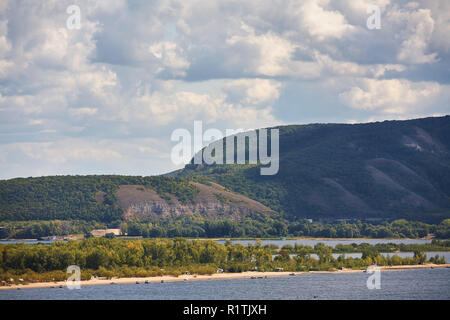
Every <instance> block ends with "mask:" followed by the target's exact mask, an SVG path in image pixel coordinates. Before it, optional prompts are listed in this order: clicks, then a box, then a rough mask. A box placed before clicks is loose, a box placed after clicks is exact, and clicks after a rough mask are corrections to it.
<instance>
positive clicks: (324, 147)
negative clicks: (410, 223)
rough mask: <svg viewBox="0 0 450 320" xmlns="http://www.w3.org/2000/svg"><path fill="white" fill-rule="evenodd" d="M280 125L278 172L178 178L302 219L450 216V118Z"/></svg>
mask: <svg viewBox="0 0 450 320" xmlns="http://www.w3.org/2000/svg"><path fill="white" fill-rule="evenodd" d="M279 129H280V142H279V143H280V169H279V172H278V174H277V175H274V176H261V175H260V169H259V167H258V166H255V165H253V166H252V165H211V166H208V165H205V164H203V165H194V164H189V165H187V166H186V167H185V169H183V170H180V171H177V172H174V173H173V174H172V175H173V176H179V177H190V178H194V179H197V180H199V181H204V180H211V181H215V182H217V183H220V184H221V185H223V186H225V187H227V188H229V189H231V190H233V191H235V192H238V193H240V194H243V195H246V196H248V197H250V198H252V199H255V200H257V201H260V202H261V203H263V204H265V205H267V206H269V207H271V208H272V209H274V210H276V211H282V212H285V213H287V214H288V215H291V216H297V217H306V218H318V217H321V218H346V217H357V218H367V217H372V218H398V217H406V218H410V219H414V220H417V219H419V220H425V221H427V220H428V221H432V220H433V221H439V220H441V219H442V218H444V217H449V216H450V116H445V117H433V118H424V119H415V120H407V121H384V122H376V123H366V124H311V125H291V126H282V127H279Z"/></svg>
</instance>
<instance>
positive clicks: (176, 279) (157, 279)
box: [0, 264, 450, 290]
mask: <svg viewBox="0 0 450 320" xmlns="http://www.w3.org/2000/svg"><path fill="white" fill-rule="evenodd" d="M429 268H450V264H425V265H399V266H381V267H379V269H380V270H381V271H398V270H410V269H429ZM359 272H365V270H354V269H344V270H334V271H309V272H254V271H247V272H241V273H216V274H211V275H183V276H179V277H175V276H159V277H146V278H136V277H135V278H112V279H91V280H83V281H80V284H81V286H82V287H84V286H91V285H115V284H131V283H137V284H145V283H146V282H148V283H160V282H180V281H205V280H226V279H252V278H253V279H255V278H256V279H261V278H274V277H286V276H297V275H302V274H307V273H312V274H314V273H359ZM65 286H66V282H65V281H57V282H35V283H28V284H17V285H11V286H2V287H0V290H17V289H32V288H64V287H65Z"/></svg>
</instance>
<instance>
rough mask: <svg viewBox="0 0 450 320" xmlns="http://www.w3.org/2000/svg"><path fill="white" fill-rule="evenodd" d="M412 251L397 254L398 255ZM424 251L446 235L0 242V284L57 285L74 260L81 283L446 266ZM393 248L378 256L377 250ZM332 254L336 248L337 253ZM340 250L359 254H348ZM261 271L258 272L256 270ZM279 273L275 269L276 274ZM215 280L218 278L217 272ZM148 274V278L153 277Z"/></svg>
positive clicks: (446, 244)
mask: <svg viewBox="0 0 450 320" xmlns="http://www.w3.org/2000/svg"><path fill="white" fill-rule="evenodd" d="M402 251H403V252H405V251H409V252H414V256H413V257H403V258H402V257H400V256H398V255H396V254H395V253H397V252H402ZM425 251H450V240H445V241H440V240H433V241H432V243H427V244H393V243H383V244H375V245H370V244H368V243H361V244H356V243H353V244H337V245H336V246H335V247H331V246H326V245H324V244H323V243H317V244H315V245H314V246H308V245H300V244H295V245H294V246H292V245H290V244H286V245H284V246H282V247H281V248H279V247H278V246H276V245H274V244H267V245H262V242H261V241H256V242H255V243H254V244H249V245H246V246H245V245H242V244H233V243H232V242H231V241H225V243H224V244H219V243H217V242H215V241H212V240H187V239H184V238H176V239H142V240H127V241H124V240H122V239H118V238H115V239H108V238H105V237H102V238H90V239H84V240H77V241H67V242H54V243H51V244H23V243H17V244H1V245H0V281H1V282H0V286H1V287H7V286H11V285H17V284H19V283H22V284H28V283H45V282H61V281H65V280H67V279H68V278H69V277H70V276H71V274H69V273H66V270H67V268H68V267H69V266H71V265H76V266H78V267H79V268H80V270H81V280H85V281H86V280H89V281H90V279H92V278H93V277H94V278H106V279H114V278H150V277H152V278H154V277H168V276H169V277H179V276H183V275H194V274H195V275H197V276H198V277H200V276H202V275H213V274H224V273H225V274H241V273H243V272H252V271H253V272H258V273H260V272H269V273H270V274H271V273H272V272H274V271H285V272H291V273H292V272H316V271H335V270H348V269H352V270H361V269H366V268H367V267H368V266H371V265H377V266H380V267H383V268H384V267H386V268H391V267H394V266H398V267H408V268H410V266H420V265H427V264H434V265H446V263H447V262H446V260H445V257H443V256H442V257H440V256H438V255H435V256H431V257H427V256H426V254H425V253H424V252H425ZM386 252H388V253H390V252H392V253H394V254H393V255H383V254H381V253H386ZM333 253H338V254H339V256H338V257H337V258H336V257H334V256H333ZM347 253H361V257H351V256H350V257H349V256H346V254H347ZM261 274H263V273H261ZM277 274H278V273H277ZM216 277H217V276H216ZM154 279H155V278H154Z"/></svg>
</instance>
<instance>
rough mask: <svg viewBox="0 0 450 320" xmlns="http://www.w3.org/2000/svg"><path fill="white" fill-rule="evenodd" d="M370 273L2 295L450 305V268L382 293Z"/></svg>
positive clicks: (0, 293) (384, 287) (396, 281)
mask: <svg viewBox="0 0 450 320" xmlns="http://www.w3.org/2000/svg"><path fill="white" fill-rule="evenodd" d="M370 276H371V275H370V274H367V273H347V274H345V273H335V274H301V275H296V276H288V277H279V278H268V279H229V280H209V281H187V282H166V283H151V284H120V285H117V284H116V285H99V286H86V287H82V288H81V289H80V290H69V289H67V288H45V289H21V290H0V300H4V299H12V300H17V299H22V300H24V299H39V300H40V299H44V300H52V299H89V300H91V299H136V300H142V299H144V300H159V299H164V300H171V299H182V300H183V299H190V300H192V299H194V300H201V299H219V300H228V299H237V300H248V299H255V300H257V299H282V300H292V299H301V300H304V299H339V300H341V299H358V300H367V299H369V300H371V299H373V300H380V299H381V300H386V299H387V300H389V299H420V300H423V299H443V300H450V268H445V269H415V270H400V271H386V272H384V271H383V272H381V274H380V276H381V279H380V283H381V288H380V289H372V290H369V289H368V288H367V284H366V283H367V279H368V278H369V277H370Z"/></svg>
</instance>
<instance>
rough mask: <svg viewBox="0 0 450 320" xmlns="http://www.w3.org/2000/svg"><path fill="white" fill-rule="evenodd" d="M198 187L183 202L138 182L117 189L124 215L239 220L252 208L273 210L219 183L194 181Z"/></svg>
mask: <svg viewBox="0 0 450 320" xmlns="http://www.w3.org/2000/svg"><path fill="white" fill-rule="evenodd" d="M192 184H193V185H194V186H195V187H196V188H197V189H198V191H199V192H198V194H197V195H196V196H195V199H192V200H191V201H188V202H185V203H182V202H180V201H178V199H177V198H176V197H175V196H173V195H167V197H165V198H166V199H163V198H162V197H161V196H160V195H159V194H157V193H156V192H155V191H154V190H152V189H149V188H144V187H143V186H138V185H122V186H120V188H119V189H118V190H117V191H116V197H117V202H118V205H119V206H120V207H121V208H122V209H123V211H124V217H125V219H133V218H138V219H142V218H150V217H151V218H162V217H168V216H173V215H198V216H202V217H204V218H209V219H221V218H231V219H234V220H240V219H241V218H242V217H243V216H244V215H246V214H248V213H251V212H258V213H264V214H271V213H273V211H272V210H271V209H269V208H268V207H266V206H264V205H262V204H261V203H259V202H257V201H254V200H252V199H249V198H247V197H244V196H242V195H237V194H234V193H231V192H228V191H226V190H225V189H224V188H223V187H222V186H220V185H218V184H211V185H210V186H207V185H204V184H200V183H196V182H192Z"/></svg>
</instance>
